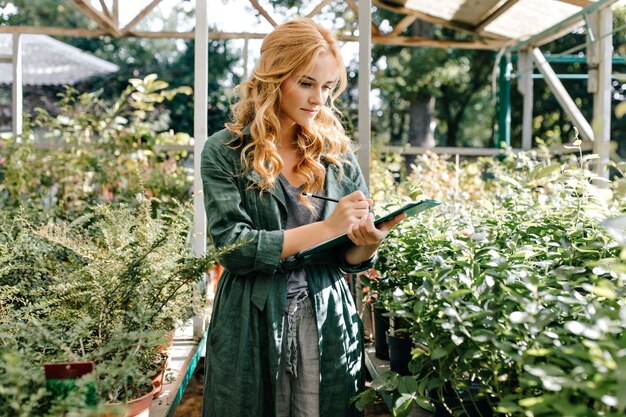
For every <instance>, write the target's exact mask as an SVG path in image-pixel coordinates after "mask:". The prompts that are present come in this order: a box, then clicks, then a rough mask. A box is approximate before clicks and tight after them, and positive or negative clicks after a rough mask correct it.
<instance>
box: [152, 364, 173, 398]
mask: <svg viewBox="0 0 626 417" xmlns="http://www.w3.org/2000/svg"><path fill="white" fill-rule="evenodd" d="M169 363H170V358H169V357H168V358H167V359H166V360H165V363H164V364H163V369H161V371H159V372H158V373H157V374H155V375H154V376H153V377H152V378H150V379H151V380H152V386H153V387H154V391H152V394H153V396H154V398H157V397H158V396H159V395H161V392H162V391H163V379H164V378H165V371H166V370H167V366H168V364H169Z"/></svg>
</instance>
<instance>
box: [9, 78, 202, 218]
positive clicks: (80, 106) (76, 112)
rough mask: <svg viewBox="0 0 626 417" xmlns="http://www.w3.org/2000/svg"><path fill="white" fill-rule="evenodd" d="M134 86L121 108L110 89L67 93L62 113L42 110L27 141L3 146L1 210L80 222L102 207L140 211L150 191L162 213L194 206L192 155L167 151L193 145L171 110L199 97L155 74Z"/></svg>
mask: <svg viewBox="0 0 626 417" xmlns="http://www.w3.org/2000/svg"><path fill="white" fill-rule="evenodd" d="M129 83H130V85H129V86H128V87H127V88H126V90H124V92H123V93H122V94H121V96H120V97H118V98H117V99H116V100H114V101H107V100H104V99H102V98H100V96H101V94H102V90H99V91H95V92H89V93H80V92H79V91H77V90H75V89H74V88H72V87H67V90H66V92H65V94H63V95H61V97H60V98H59V101H58V102H57V103H56V104H57V108H58V114H55V115H52V114H49V113H48V112H47V111H45V110H43V109H38V113H37V115H35V116H34V117H31V118H27V120H26V122H25V124H24V134H22V135H21V137H19V138H8V139H2V140H0V209H1V210H3V211H6V210H15V209H17V208H19V207H26V208H27V209H28V210H29V211H31V212H32V211H42V212H43V213H45V214H47V215H48V216H51V217H53V218H60V219H67V220H73V219H75V218H76V217H79V216H80V215H82V214H83V212H85V211H86V210H89V209H91V208H93V207H94V206H96V205H98V204H105V203H106V204H114V205H119V204H126V205H132V204H135V202H136V198H135V196H136V195H137V194H138V193H142V192H144V191H145V193H146V194H147V195H148V196H150V197H152V196H153V197H158V200H154V201H153V202H154V203H155V207H153V210H154V211H155V212H156V211H157V210H160V209H161V208H162V207H163V206H167V205H168V204H170V203H172V202H173V201H174V200H176V201H187V200H188V199H189V196H190V187H191V184H192V182H193V175H192V173H191V170H190V169H187V168H185V167H184V166H183V162H184V161H185V159H186V157H187V152H184V151H165V150H160V149H161V148H159V146H161V145H166V144H170V145H187V144H190V143H191V139H190V137H189V136H188V135H186V134H182V133H175V132H174V131H172V130H168V127H167V122H168V118H167V112H166V111H165V109H164V108H163V104H164V103H165V102H166V101H168V100H171V99H172V98H173V97H174V96H175V95H176V94H180V93H183V94H190V93H191V90H190V89H189V88H186V87H181V88H178V89H173V90H169V89H167V87H168V84H167V83H166V82H164V81H159V80H158V79H157V77H156V75H154V74H152V75H149V76H147V77H146V78H144V79H142V80H140V79H132V80H130V81H129ZM138 178H140V180H138Z"/></svg>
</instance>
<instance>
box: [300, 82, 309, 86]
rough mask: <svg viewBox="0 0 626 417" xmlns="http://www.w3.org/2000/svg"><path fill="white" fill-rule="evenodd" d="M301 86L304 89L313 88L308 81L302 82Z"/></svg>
mask: <svg viewBox="0 0 626 417" xmlns="http://www.w3.org/2000/svg"><path fill="white" fill-rule="evenodd" d="M300 85H301V86H302V87H310V86H311V83H309V82H306V81H300Z"/></svg>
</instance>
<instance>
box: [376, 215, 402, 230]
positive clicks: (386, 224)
mask: <svg viewBox="0 0 626 417" xmlns="http://www.w3.org/2000/svg"><path fill="white" fill-rule="evenodd" d="M406 217H407V214H406V213H400V214H398V215H397V216H394V217H392V218H391V219H389V220H387V221H386V222H384V223H381V224H379V225H378V229H380V230H384V231H389V230H391V228H392V227H394V226H395V225H397V224H398V223H400V222H401V221H402V220H404V219H406Z"/></svg>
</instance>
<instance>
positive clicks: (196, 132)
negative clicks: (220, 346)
mask: <svg viewBox="0 0 626 417" xmlns="http://www.w3.org/2000/svg"><path fill="white" fill-rule="evenodd" d="M207 15H208V4H207V0H196V28H195V46H194V48H195V51H194V52H195V55H194V81H193V84H194V88H193V91H194V98H193V100H194V113H193V136H194V153H193V167H194V171H193V252H194V254H195V255H196V256H203V255H204V254H205V252H206V227H207V222H206V215H205V212H204V195H203V193H202V179H201V177H200V159H201V158H200V156H201V155H202V149H203V148H204V143H205V142H206V138H207V122H208V118H207V111H208V97H209V93H208V91H209V87H208V78H209V59H208V58H209V57H208V53H209V24H208V20H207ZM204 325H205V324H204V320H203V319H202V318H201V317H194V323H193V334H194V337H196V338H201V337H202V335H203V333H204Z"/></svg>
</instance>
